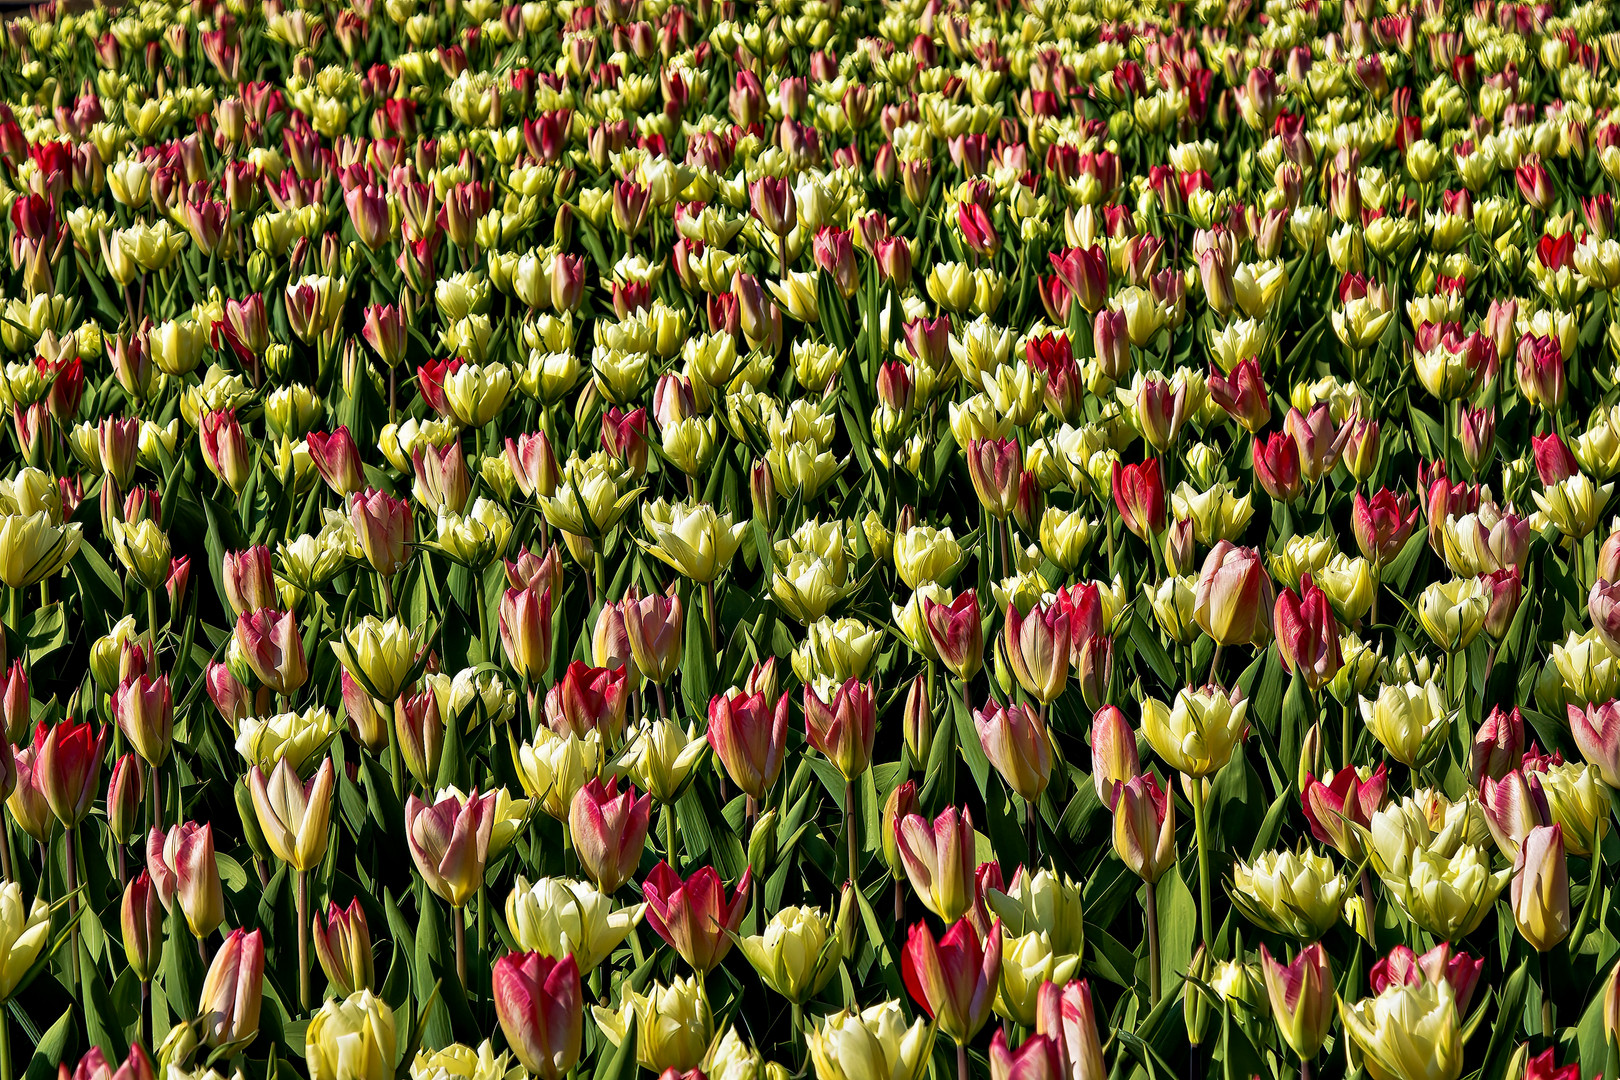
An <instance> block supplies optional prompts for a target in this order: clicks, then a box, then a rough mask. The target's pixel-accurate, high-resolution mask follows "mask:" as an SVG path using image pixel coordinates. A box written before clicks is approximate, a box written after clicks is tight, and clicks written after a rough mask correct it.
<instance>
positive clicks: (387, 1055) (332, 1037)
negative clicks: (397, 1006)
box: [304, 990, 395, 1080]
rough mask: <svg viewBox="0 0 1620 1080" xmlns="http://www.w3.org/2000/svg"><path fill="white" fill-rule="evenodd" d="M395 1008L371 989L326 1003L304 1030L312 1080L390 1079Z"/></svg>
mask: <svg viewBox="0 0 1620 1080" xmlns="http://www.w3.org/2000/svg"><path fill="white" fill-rule="evenodd" d="M394 1052H395V1033H394V1010H393V1009H391V1008H389V1007H388V1003H387V1002H385V1001H384V1000H383V999H382V998H380V997H378V996H377V995H376V994H373V993H372V992H371V991H370V990H361V991H359V992H358V993H354V994H350V995H349V996H348V997H346V998H344V999H343V1000H341V1001H328V1002H326V1003H325V1004H323V1005H322V1006H321V1008H320V1011H318V1012H317V1013H316V1014H315V1015H314V1017H312V1018H311V1019H310V1021H309V1026H308V1027H307V1028H306V1029H305V1030H304V1060H305V1061H306V1062H307V1063H308V1065H309V1076H310V1080H389V1078H390V1077H391V1076H392V1075H393V1068H394Z"/></svg>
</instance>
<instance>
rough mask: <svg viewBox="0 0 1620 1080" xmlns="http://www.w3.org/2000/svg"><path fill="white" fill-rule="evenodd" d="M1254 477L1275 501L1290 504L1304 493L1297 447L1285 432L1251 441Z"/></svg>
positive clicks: (1274, 432) (1275, 432)
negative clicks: (1252, 443)
mask: <svg viewBox="0 0 1620 1080" xmlns="http://www.w3.org/2000/svg"><path fill="white" fill-rule="evenodd" d="M1254 477H1255V479H1256V480H1259V481H1260V486H1261V487H1262V488H1264V489H1265V491H1266V494H1267V495H1270V496H1271V497H1272V498H1273V499H1275V500H1277V501H1278V502H1283V503H1290V502H1293V501H1294V500H1295V499H1297V498H1299V496H1300V492H1301V491H1303V490H1304V488H1303V485H1302V484H1301V482H1300V473H1299V444H1298V443H1297V442H1295V441H1294V439H1293V437H1292V436H1290V435H1289V434H1288V433H1287V432H1284V431H1273V432H1272V433H1271V434H1270V435H1269V436H1267V437H1266V439H1265V441H1264V442H1262V441H1261V440H1260V437H1259V436H1258V435H1257V436H1255V439H1254Z"/></svg>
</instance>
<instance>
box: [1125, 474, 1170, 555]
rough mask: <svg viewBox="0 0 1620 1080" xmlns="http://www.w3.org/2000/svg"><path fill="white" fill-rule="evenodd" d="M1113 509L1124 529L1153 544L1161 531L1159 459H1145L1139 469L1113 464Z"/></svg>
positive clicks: (1162, 517) (1161, 497)
mask: <svg viewBox="0 0 1620 1080" xmlns="http://www.w3.org/2000/svg"><path fill="white" fill-rule="evenodd" d="M1113 488H1114V505H1115V506H1117V507H1118V508H1119V515H1120V517H1121V518H1122V519H1124V522H1125V527H1126V528H1127V529H1129V530H1131V532H1133V533H1135V534H1136V535H1137V536H1139V537H1141V538H1142V539H1143V540H1146V541H1147V542H1148V543H1150V544H1151V543H1152V542H1153V537H1154V536H1156V535H1158V534H1159V533H1160V532H1162V531H1164V480H1163V479H1162V478H1161V477H1160V475H1159V459H1158V458H1148V459H1147V460H1146V461H1144V462H1142V464H1140V465H1121V464H1119V463H1118V462H1115V463H1114V479H1113Z"/></svg>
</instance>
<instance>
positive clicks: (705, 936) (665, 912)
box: [641, 862, 753, 975]
mask: <svg viewBox="0 0 1620 1080" xmlns="http://www.w3.org/2000/svg"><path fill="white" fill-rule="evenodd" d="M752 885H753V875H752V873H751V872H750V871H747V870H745V871H743V876H742V880H741V881H739V882H737V888H736V891H735V892H734V893H733V894H732V897H731V901H730V902H729V903H728V902H727V901H726V898H725V885H724V883H723V882H722V881H721V880H720V875H719V874H718V873H717V872H716V871H715V869H714V868H713V867H712V866H705V867H701V868H699V869H698V870H697V871H696V872H695V873H694V874H693V875H692V876H691V877H689V878H687V879H686V880H685V881H682V880H681V878H680V876H679V875H678V874H676V873H675V871H674V870H672V869H670V867H669V864H667V863H664V862H659V864H658V865H657V866H655V867H653V869H652V872H651V873H649V874H648V875H647V879H646V880H645V881H644V882H642V885H641V894H642V896H643V897H644V898H645V899H646V901H647V922H648V923H650V924H651V925H652V928H653V930H654V931H656V932H657V934H658V936H659V937H661V938H663V939H664V940H665V941H666V942H668V943H669V945H670V946H671V947H672V948H674V950H675V951H676V952H677V953H679V954H680V956H681V959H683V960H685V961H686V962H687V963H688V964H689V965H691V967H692V969H693V970H694V971H696V972H697V973H698V974H699V975H706V974H708V973H709V972H710V971H712V970H713V969H714V967H715V965H717V964H719V963H720V961H722V960H724V959H725V958H726V954H727V953H729V952H730V951H731V946H732V942H733V939H734V936H735V934H736V931H737V927H738V926H740V925H741V924H742V918H743V915H744V913H746V912H747V910H748V898H749V892H750V890H751V888H752Z"/></svg>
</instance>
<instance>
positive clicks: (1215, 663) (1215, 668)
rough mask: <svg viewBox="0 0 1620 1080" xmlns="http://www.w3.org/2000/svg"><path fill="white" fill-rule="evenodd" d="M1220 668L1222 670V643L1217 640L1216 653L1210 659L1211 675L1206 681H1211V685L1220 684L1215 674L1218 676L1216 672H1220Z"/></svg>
mask: <svg viewBox="0 0 1620 1080" xmlns="http://www.w3.org/2000/svg"><path fill="white" fill-rule="evenodd" d="M1220 670H1221V643H1220V642H1218V641H1217V642H1216V643H1215V655H1214V656H1213V657H1211V658H1210V661H1209V677H1208V678H1206V679H1205V680H1204V681H1205V682H1206V683H1209V684H1210V685H1211V686H1215V685H1218V684H1217V683H1216V682H1215V676H1216V673H1217V672H1219V671H1220Z"/></svg>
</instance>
